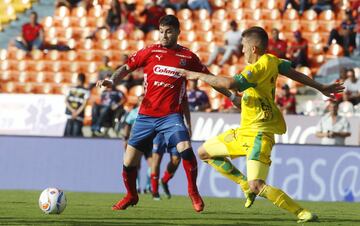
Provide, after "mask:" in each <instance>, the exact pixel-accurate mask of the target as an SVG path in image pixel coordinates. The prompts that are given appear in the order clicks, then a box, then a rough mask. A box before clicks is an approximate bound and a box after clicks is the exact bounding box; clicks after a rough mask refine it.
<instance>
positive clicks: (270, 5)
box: [262, 0, 284, 10]
mask: <svg viewBox="0 0 360 226" xmlns="http://www.w3.org/2000/svg"><path fill="white" fill-rule="evenodd" d="M283 5H284V4H283V1H279V0H266V1H262V6H263V8H265V9H272V10H276V9H281V8H282V6H283Z"/></svg>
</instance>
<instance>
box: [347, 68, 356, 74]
mask: <svg viewBox="0 0 360 226" xmlns="http://www.w3.org/2000/svg"><path fill="white" fill-rule="evenodd" d="M348 72H351V73H352V74H353V75H355V70H354V68H347V69H346V73H348Z"/></svg>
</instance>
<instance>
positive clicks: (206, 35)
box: [197, 31, 215, 43]
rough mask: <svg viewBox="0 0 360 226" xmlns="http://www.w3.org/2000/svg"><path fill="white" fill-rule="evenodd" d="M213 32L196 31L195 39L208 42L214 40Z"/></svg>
mask: <svg viewBox="0 0 360 226" xmlns="http://www.w3.org/2000/svg"><path fill="white" fill-rule="evenodd" d="M214 39H215V38H214V33H213V32H212V31H206V32H198V37H197V40H198V41H200V42H207V43H210V42H212V41H213V40H214Z"/></svg>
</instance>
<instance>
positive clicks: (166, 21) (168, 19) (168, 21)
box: [159, 15, 180, 30]
mask: <svg viewBox="0 0 360 226" xmlns="http://www.w3.org/2000/svg"><path fill="white" fill-rule="evenodd" d="M159 25H163V26H171V27H173V28H175V29H176V30H179V29H180V22H179V20H178V18H177V17H176V16H174V15H165V16H163V17H161V18H160V20H159Z"/></svg>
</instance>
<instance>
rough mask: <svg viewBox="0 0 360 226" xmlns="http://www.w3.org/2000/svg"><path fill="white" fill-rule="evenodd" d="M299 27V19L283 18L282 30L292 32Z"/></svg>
mask: <svg viewBox="0 0 360 226" xmlns="http://www.w3.org/2000/svg"><path fill="white" fill-rule="evenodd" d="M300 29H301V25H300V21H299V20H286V21H285V20H283V29H282V31H284V32H294V31H297V30H300Z"/></svg>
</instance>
